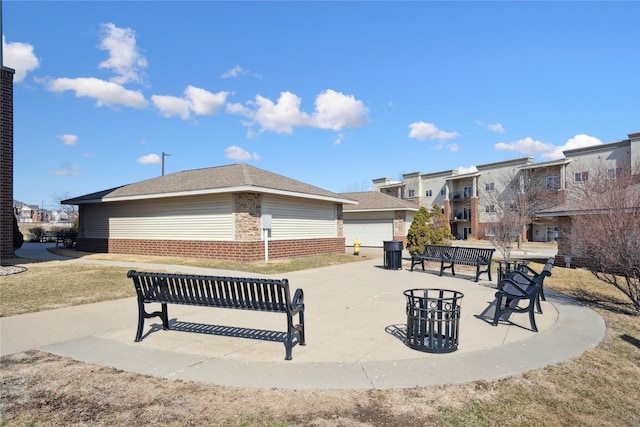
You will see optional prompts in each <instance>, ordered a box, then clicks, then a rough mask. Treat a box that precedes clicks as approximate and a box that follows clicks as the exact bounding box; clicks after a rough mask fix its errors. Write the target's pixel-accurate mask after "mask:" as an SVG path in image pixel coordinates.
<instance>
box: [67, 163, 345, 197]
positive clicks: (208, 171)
mask: <svg viewBox="0 0 640 427" xmlns="http://www.w3.org/2000/svg"><path fill="white" fill-rule="evenodd" d="M239 191H255V192H259V193H274V194H283V195H288V196H294V197H303V198H312V199H324V200H331V201H336V202H342V203H354V202H353V201H352V200H349V199H347V198H345V197H343V196H341V195H339V194H336V193H333V192H331V191H327V190H323V189H322V188H318V187H314V186H313V185H309V184H305V183H303V182H300V181H296V180H295V179H291V178H287V177H285V176H282V175H278V174H275V173H271V172H267V171H265V170H263V169H259V168H256V167H254V166H250V165H247V164H234V165H228V166H218V167H212V168H205V169H194V170H189V171H182V172H176V173H172V174H169V175H164V176H159V177H156V178H151V179H147V180H145V181H140V182H136V183H133V184H129V185H123V186H121V187H116V188H112V189H110V190H103V191H99V192H96V193H91V194H87V195H84V196H80V197H76V198H73V199H69V200H64V201H63V202H62V203H64V204H68V205H79V204H85V203H97V202H108V201H117V200H134V199H148V198H162V197H175V196H185V195H195V194H213V193H229V192H239Z"/></svg>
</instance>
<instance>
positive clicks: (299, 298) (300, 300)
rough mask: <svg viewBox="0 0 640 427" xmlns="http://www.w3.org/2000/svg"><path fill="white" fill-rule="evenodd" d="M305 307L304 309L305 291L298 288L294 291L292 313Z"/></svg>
mask: <svg viewBox="0 0 640 427" xmlns="http://www.w3.org/2000/svg"><path fill="white" fill-rule="evenodd" d="M303 309H304V292H302V289H300V288H298V289H296V291H295V292H294V294H293V299H292V300H291V314H296V313H298V312H299V311H301V310H303Z"/></svg>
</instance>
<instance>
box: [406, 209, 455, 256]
mask: <svg viewBox="0 0 640 427" xmlns="http://www.w3.org/2000/svg"><path fill="white" fill-rule="evenodd" d="M450 239H451V232H450V231H449V225H448V224H447V220H446V218H445V217H444V214H443V213H442V209H441V208H440V206H438V205H435V206H434V207H433V208H432V209H431V211H429V210H428V209H427V208H426V207H424V206H422V207H421V208H420V209H419V210H418V212H416V214H415V216H414V217H413V221H412V222H411V226H410V227H409V233H408V234H407V249H408V250H409V251H410V252H413V251H422V249H423V248H424V247H425V245H449V244H450V242H449V240H450Z"/></svg>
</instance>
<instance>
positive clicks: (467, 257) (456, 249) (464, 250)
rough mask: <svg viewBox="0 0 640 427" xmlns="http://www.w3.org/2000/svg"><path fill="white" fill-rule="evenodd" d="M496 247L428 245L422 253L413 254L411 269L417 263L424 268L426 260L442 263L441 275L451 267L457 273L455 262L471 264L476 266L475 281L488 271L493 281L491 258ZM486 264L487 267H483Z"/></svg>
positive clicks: (453, 272)
mask: <svg viewBox="0 0 640 427" xmlns="http://www.w3.org/2000/svg"><path fill="white" fill-rule="evenodd" d="M494 252H495V249H494V248H469V247H464V246H442V245H426V246H425V248H424V250H423V251H422V252H421V253H420V252H419V253H415V252H414V253H412V254H411V271H413V267H414V266H415V265H417V264H420V265H421V266H422V270H424V261H435V262H439V263H440V276H442V273H443V272H444V270H447V269H451V274H452V275H454V276H455V275H456V271H455V268H454V265H455V264H464V265H471V266H475V267H476V275H475V281H476V282H477V281H478V280H479V279H480V274H482V273H487V274H488V276H489V281H491V258H493V253H494ZM483 266H486V268H485V269H482V267H483Z"/></svg>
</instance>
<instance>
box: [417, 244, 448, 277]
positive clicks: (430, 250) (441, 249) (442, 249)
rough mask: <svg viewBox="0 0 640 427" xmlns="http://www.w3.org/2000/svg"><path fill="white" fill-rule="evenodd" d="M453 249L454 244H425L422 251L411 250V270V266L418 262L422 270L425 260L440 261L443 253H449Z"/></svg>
mask: <svg viewBox="0 0 640 427" xmlns="http://www.w3.org/2000/svg"><path fill="white" fill-rule="evenodd" d="M454 249H455V246H444V245H425V247H424V249H423V250H422V252H411V271H413V267H414V266H416V265H418V264H420V265H421V266H422V270H423V271H424V262H425V261H434V262H441V261H442V259H443V257H444V254H445V253H446V254H449V253H451V252H453V251H454Z"/></svg>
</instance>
